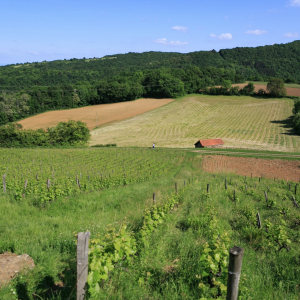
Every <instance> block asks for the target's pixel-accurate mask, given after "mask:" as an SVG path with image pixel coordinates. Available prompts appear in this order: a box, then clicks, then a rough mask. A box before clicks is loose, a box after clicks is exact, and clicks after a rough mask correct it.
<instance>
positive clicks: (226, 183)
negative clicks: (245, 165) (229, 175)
mask: <svg viewBox="0 0 300 300" xmlns="http://www.w3.org/2000/svg"><path fill="white" fill-rule="evenodd" d="M225 190H227V179H226V178H225Z"/></svg>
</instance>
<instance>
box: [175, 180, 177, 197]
mask: <svg viewBox="0 0 300 300" xmlns="http://www.w3.org/2000/svg"><path fill="white" fill-rule="evenodd" d="M175 195H176V196H177V182H175Z"/></svg>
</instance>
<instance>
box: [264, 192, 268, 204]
mask: <svg viewBox="0 0 300 300" xmlns="http://www.w3.org/2000/svg"><path fill="white" fill-rule="evenodd" d="M265 199H266V202H267V204H268V195H267V192H266V191H265Z"/></svg>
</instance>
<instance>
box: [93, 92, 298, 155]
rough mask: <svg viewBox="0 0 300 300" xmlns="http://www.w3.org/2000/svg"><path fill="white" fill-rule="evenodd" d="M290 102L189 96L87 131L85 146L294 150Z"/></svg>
mask: <svg viewBox="0 0 300 300" xmlns="http://www.w3.org/2000/svg"><path fill="white" fill-rule="evenodd" d="M293 103H294V102H293V100H290V99H257V98H253V97H248V96H207V95H189V96H186V97H183V98H181V99H178V100H176V101H174V102H171V103H169V104H168V105H165V106H162V107H160V108H157V109H155V110H152V111H149V112H147V113H144V114H142V115H139V116H135V117H133V118H130V119H127V120H123V121H120V122H118V123H115V124H111V125H107V126H103V127H101V128H97V129H95V130H94V131H92V140H91V145H95V144H108V143H116V144H117V145H118V146H142V147H144V146H151V145H152V142H155V143H156V146H158V147H179V148H191V147H193V145H194V143H195V142H196V141H197V140H199V139H209V138H222V139H224V142H225V147H232V148H247V149H259V150H274V151H290V152H294V151H299V147H300V137H299V136H297V135H295V134H294V132H293V130H292V128H291V120H290V117H291V115H292V109H293Z"/></svg>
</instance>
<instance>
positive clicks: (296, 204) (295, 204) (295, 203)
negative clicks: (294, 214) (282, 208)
mask: <svg viewBox="0 0 300 300" xmlns="http://www.w3.org/2000/svg"><path fill="white" fill-rule="evenodd" d="M292 200H293V202H294V206H296V207H297V208H298V207H299V206H298V203H297V202H296V200H295V198H294V196H292Z"/></svg>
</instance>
